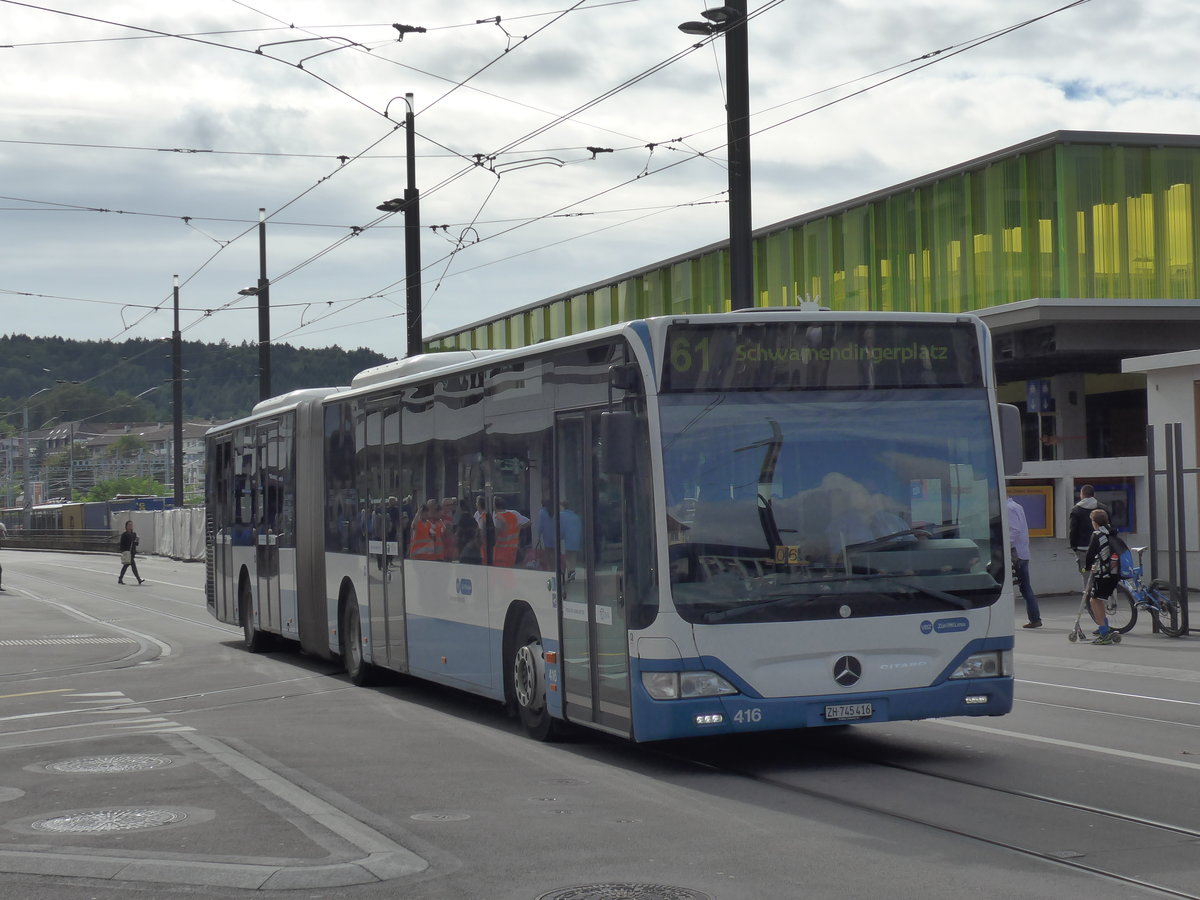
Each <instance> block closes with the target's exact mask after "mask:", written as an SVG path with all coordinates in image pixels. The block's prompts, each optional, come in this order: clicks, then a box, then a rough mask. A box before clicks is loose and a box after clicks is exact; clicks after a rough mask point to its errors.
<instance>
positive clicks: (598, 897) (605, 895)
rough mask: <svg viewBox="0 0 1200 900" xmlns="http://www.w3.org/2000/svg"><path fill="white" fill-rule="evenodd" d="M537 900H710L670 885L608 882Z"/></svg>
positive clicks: (565, 890) (569, 889) (566, 890)
mask: <svg viewBox="0 0 1200 900" xmlns="http://www.w3.org/2000/svg"><path fill="white" fill-rule="evenodd" d="M537 900H712V898H711V897H709V895H708V894H703V893H701V892H700V891H693V890H691V889H690V888H684V887H675V886H674V885H671V884H637V883H628V882H618V881H610V882H606V883H604V884H581V885H579V886H577V887H569V888H560V889H559V890H557V891H551V892H550V893H548V894H542V895H541V896H540V897H538V898H537Z"/></svg>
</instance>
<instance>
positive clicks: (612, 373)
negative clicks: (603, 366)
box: [608, 363, 641, 393]
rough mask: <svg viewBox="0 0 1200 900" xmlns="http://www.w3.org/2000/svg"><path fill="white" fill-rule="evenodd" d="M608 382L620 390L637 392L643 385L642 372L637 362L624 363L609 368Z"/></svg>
mask: <svg viewBox="0 0 1200 900" xmlns="http://www.w3.org/2000/svg"><path fill="white" fill-rule="evenodd" d="M608 384H609V386H610V387H612V388H613V389H615V390H618V391H631V392H633V393H637V392H638V389H639V388H640V387H641V372H639V371H638V367H637V364H636V363H622V364H621V365H618V366H612V367H610V368H609V370H608Z"/></svg>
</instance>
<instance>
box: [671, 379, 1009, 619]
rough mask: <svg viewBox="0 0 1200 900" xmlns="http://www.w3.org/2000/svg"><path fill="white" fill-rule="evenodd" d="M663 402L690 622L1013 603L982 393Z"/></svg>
mask: <svg viewBox="0 0 1200 900" xmlns="http://www.w3.org/2000/svg"><path fill="white" fill-rule="evenodd" d="M660 400H661V403H662V407H661V409H662V432H663V435H662V445H663V463H664V475H665V486H666V504H667V506H666V516H667V522H666V529H667V534H668V540H669V553H670V572H671V587H672V594H673V597H674V601H675V606H676V609H677V610H678V611H679V613H680V614H681V615H682V616H683V617H684V618H685V619H686V620H687V621H689V622H693V623H702V624H719V623H726V622H728V623H744V622H778V621H797V620H819V619H836V618H844V617H848V616H855V617H861V616H891V615H903V614H910V613H945V612H952V611H955V610H957V611H960V612H961V611H962V610H966V609H972V608H976V607H980V606H986V605H989V604H991V603H993V602H995V600H996V599H997V597H998V596H999V594H1000V584H1001V581H1002V580H1003V578H1002V575H1003V557H1004V554H1003V540H1004V537H1003V534H1002V531H1001V518H1000V492H999V486H998V484H997V476H996V470H997V467H996V459H995V450H994V443H993V433H992V427H991V415H990V414H991V410H990V404H989V403H988V401H987V395H986V392H985V391H984V390H982V389H979V388H959V389H937V388H934V389H924V390H904V389H897V390H883V391H879V390H875V391H815V392H806V393H803V394H800V393H796V392H791V391H787V392H785V391H775V392H770V391H767V392H753V393H751V392H729V393H725V392H711V393H704V392H697V393H686V394H683V393H681V394H668V395H662V396H661V397H660Z"/></svg>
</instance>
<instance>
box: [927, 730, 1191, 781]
mask: <svg viewBox="0 0 1200 900" xmlns="http://www.w3.org/2000/svg"><path fill="white" fill-rule="evenodd" d="M928 724H933V725H946V726H949V727H950V728H965V729H966V730H967V731H980V732H983V733H984V734H996V735H1000V736H1001V737H1010V738H1016V739H1017V740H1021V741H1032V742H1033V743H1035V744H1050V745H1051V746H1054V747H1066V748H1068V749H1071V750H1084V751H1086V752H1088V753H1099V754H1100V755H1102V756H1116V757H1119V758H1121V759H1136V760H1139V761H1141V762H1148V763H1158V764H1160V765H1164V766H1175V767H1176V768H1180V769H1194V770H1196V771H1200V763H1194V762H1187V761H1185V760H1182V759H1168V758H1166V757H1165V756H1150V755H1149V754H1146V753H1134V752H1133V751H1132V750H1118V749H1116V748H1115V747H1097V746H1095V745H1094V744H1081V743H1079V742H1078V741H1064V740H1061V739H1060V738H1052V737H1039V736H1038V735H1034V734H1022V733H1021V732H1019V731H1005V730H1004V729H1003V728H989V727H987V726H986V725H974V724H971V723H970V722H953V721H950V720H949V719H934V720H932V721H931V722H929V723H928Z"/></svg>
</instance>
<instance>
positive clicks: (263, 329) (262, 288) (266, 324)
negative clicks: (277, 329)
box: [258, 206, 271, 400]
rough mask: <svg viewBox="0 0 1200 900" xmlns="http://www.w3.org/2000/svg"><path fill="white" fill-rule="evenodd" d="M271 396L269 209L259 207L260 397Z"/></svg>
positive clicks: (263, 398) (261, 398) (264, 398)
mask: <svg viewBox="0 0 1200 900" xmlns="http://www.w3.org/2000/svg"><path fill="white" fill-rule="evenodd" d="M270 396H271V282H269V281H267V211H266V210H265V209H264V208H263V207H261V206H260V207H259V208H258V399H259V400H266V399H267V398H268V397H270Z"/></svg>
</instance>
